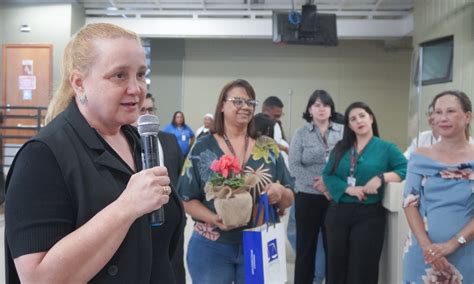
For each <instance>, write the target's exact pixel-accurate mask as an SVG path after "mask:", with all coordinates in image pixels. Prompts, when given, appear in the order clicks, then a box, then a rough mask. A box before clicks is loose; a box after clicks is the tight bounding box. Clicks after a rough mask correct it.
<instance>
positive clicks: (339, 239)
mask: <svg viewBox="0 0 474 284" xmlns="http://www.w3.org/2000/svg"><path fill="white" fill-rule="evenodd" d="M325 223H326V237H327V244H328V247H327V248H328V249H327V251H326V254H327V270H326V271H327V274H326V283H327V284H376V283H377V280H378V275H379V260H380V255H381V253H382V247H383V240H384V233H385V210H384V209H383V207H382V205H381V204H380V203H377V204H369V205H364V204H348V203H340V204H336V203H335V202H331V204H330V205H329V208H328V211H327V214H326V221H325Z"/></svg>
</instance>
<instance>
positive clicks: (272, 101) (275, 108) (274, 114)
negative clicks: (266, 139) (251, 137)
mask: <svg viewBox="0 0 474 284" xmlns="http://www.w3.org/2000/svg"><path fill="white" fill-rule="evenodd" d="M283 107H284V105H283V102H282V101H281V100H280V99H279V98H278V97H275V96H270V97H268V98H266V99H265V101H263V104H262V113H264V114H267V115H268V116H270V117H271V119H273V120H274V121H275V122H276V123H275V126H274V129H273V139H274V140H275V142H276V143H277V145H278V148H280V150H281V153H282V156H283V159H284V160H285V164H286V165H287V166H288V150H289V147H290V144H289V143H288V142H287V141H286V140H285V139H286V138H285V134H284V133H283V129H282V127H281V120H280V119H281V117H282V116H283Z"/></svg>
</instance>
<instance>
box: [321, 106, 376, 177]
mask: <svg viewBox="0 0 474 284" xmlns="http://www.w3.org/2000/svg"><path fill="white" fill-rule="evenodd" d="M355 108H361V109H363V110H365V111H366V112H367V113H368V114H369V115H370V116H371V117H372V133H373V134H374V136H377V137H378V136H379V129H378V126H377V119H375V115H374V112H373V111H372V110H371V109H370V107H369V106H368V105H367V104H366V103H364V102H354V103H352V104H350V105H349V106H348V107H347V109H346V111H345V113H344V134H343V135H342V140H340V141H339V142H337V144H336V146H335V147H334V150H333V153H332V155H334V163H333V165H332V168H331V172H330V173H331V174H334V172H335V171H336V168H337V166H338V165H339V161H340V160H341V158H342V156H343V155H344V153H346V151H347V150H349V149H350V148H351V147H352V146H354V143H355V142H356V139H357V138H356V135H355V133H354V131H353V130H352V129H351V128H350V127H349V113H350V112H351V111H352V110H353V109H355Z"/></svg>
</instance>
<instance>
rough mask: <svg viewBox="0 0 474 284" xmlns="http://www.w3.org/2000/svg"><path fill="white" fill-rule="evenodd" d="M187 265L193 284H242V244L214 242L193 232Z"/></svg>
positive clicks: (243, 281) (243, 276) (243, 277)
mask: <svg viewBox="0 0 474 284" xmlns="http://www.w3.org/2000/svg"><path fill="white" fill-rule="evenodd" d="M187 263H188V270H189V274H190V275H191V279H192V282H193V284H214V283H215V284H231V283H235V284H244V283H245V270H244V253H243V248H242V244H240V245H230V244H223V243H219V242H214V241H211V240H208V239H206V238H204V237H203V236H201V235H199V234H198V233H196V232H193V234H192V236H191V239H190V240H189V245H188V254H187Z"/></svg>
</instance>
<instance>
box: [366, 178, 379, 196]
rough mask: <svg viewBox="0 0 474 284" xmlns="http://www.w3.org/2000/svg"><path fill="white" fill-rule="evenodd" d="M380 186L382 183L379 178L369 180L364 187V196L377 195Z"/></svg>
mask: <svg viewBox="0 0 474 284" xmlns="http://www.w3.org/2000/svg"><path fill="white" fill-rule="evenodd" d="M381 185H382V181H381V180H380V178H379V177H377V176H375V177H373V178H371V179H370V180H369V181H368V182H367V183H366V184H365V186H364V192H365V193H366V194H377V193H378V188H379V187H380V186H381Z"/></svg>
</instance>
